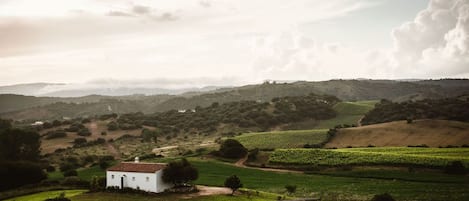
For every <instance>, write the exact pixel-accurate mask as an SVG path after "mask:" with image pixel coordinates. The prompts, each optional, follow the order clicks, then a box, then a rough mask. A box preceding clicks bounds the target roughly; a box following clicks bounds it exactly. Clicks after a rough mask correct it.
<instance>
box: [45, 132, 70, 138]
mask: <svg viewBox="0 0 469 201" xmlns="http://www.w3.org/2000/svg"><path fill="white" fill-rule="evenodd" d="M63 137H67V133H65V131H61V130H57V131H51V132H48V133H47V134H46V140H50V139H55V138H63Z"/></svg>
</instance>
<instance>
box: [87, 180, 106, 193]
mask: <svg viewBox="0 0 469 201" xmlns="http://www.w3.org/2000/svg"><path fill="white" fill-rule="evenodd" d="M104 189H106V178H105V177H98V176H93V178H92V179H91V182H90V191H91V192H99V191H103V190H104Z"/></svg>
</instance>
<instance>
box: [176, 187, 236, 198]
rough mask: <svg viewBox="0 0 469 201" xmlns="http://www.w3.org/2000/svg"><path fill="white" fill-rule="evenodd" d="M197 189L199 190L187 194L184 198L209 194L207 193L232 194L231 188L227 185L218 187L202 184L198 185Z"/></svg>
mask: <svg viewBox="0 0 469 201" xmlns="http://www.w3.org/2000/svg"><path fill="white" fill-rule="evenodd" d="M197 189H198V190H199V192H197V193H191V194H189V195H185V196H183V197H182V198H183V199H190V198H194V197H199V196H207V195H227V194H231V189H229V188H225V187H216V186H201V185H197Z"/></svg>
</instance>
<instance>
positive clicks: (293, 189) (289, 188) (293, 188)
mask: <svg viewBox="0 0 469 201" xmlns="http://www.w3.org/2000/svg"><path fill="white" fill-rule="evenodd" d="M285 189H287V192H288V194H289V195H291V194H292V193H295V192H296V185H285Z"/></svg>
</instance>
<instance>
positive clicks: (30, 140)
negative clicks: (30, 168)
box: [0, 129, 41, 161]
mask: <svg viewBox="0 0 469 201" xmlns="http://www.w3.org/2000/svg"><path fill="white" fill-rule="evenodd" d="M40 147H41V141H40V136H39V134H38V133H37V132H33V131H26V130H21V129H6V130H4V131H3V132H1V131H0V158H3V159H6V160H12V161H15V160H29V161H36V160H38V159H39V155H40Z"/></svg>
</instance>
